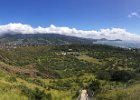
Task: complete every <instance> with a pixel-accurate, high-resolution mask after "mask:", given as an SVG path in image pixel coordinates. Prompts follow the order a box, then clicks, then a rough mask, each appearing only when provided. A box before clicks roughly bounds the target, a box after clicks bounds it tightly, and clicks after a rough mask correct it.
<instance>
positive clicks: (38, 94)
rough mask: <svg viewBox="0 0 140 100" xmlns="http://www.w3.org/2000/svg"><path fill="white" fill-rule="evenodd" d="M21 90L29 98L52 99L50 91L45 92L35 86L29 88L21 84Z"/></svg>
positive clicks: (36, 99)
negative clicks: (32, 88)
mask: <svg viewBox="0 0 140 100" xmlns="http://www.w3.org/2000/svg"><path fill="white" fill-rule="evenodd" d="M21 88H22V90H21V92H22V93H23V94H25V95H27V96H28V98H29V100H52V96H51V94H50V93H48V94H46V93H45V92H44V91H41V90H39V89H38V88H35V90H31V89H29V88H27V87H25V86H21Z"/></svg>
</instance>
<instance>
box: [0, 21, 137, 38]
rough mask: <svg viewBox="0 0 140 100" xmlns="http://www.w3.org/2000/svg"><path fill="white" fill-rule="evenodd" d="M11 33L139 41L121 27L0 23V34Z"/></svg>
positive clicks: (134, 35)
mask: <svg viewBox="0 0 140 100" xmlns="http://www.w3.org/2000/svg"><path fill="white" fill-rule="evenodd" d="M6 33H11V34H16V33H19V34H37V33H38V34H41V33H45V34H49V33H52V34H61V35H68V36H76V37H84V38H92V39H100V38H107V39H122V40H132V41H140V35H137V34H133V33H130V32H128V31H126V30H125V29H121V28H110V29H109V28H108V29H100V30H99V31H96V30H89V31H84V30H78V29H76V28H69V27H56V26H55V25H50V26H49V27H46V28H44V27H41V26H39V27H36V28H33V27H32V26H30V25H28V24H21V23H9V24H7V25H0V35H3V34H6Z"/></svg>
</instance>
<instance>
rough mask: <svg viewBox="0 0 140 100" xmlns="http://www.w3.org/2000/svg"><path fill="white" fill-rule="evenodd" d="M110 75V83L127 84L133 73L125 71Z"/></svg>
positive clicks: (113, 72) (114, 72)
mask: <svg viewBox="0 0 140 100" xmlns="http://www.w3.org/2000/svg"><path fill="white" fill-rule="evenodd" d="M110 73H111V80H112V81H121V82H127V81H129V80H130V79H132V78H133V77H134V76H135V74H134V73H132V72H129V71H125V70H117V71H111V72H110Z"/></svg>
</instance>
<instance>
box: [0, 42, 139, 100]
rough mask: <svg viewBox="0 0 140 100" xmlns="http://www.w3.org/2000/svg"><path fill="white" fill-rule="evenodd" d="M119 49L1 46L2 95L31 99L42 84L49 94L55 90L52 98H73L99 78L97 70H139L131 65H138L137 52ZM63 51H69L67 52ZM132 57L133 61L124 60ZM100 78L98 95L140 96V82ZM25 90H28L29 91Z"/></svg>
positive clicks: (116, 99) (132, 99) (6, 99)
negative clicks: (14, 47) (5, 47)
mask: <svg viewBox="0 0 140 100" xmlns="http://www.w3.org/2000/svg"><path fill="white" fill-rule="evenodd" d="M69 49H72V50H73V51H69ZM118 51H120V49H118V48H112V47H104V46H92V47H90V46H79V45H78V46H58V47H48V46H41V47H24V48H17V49H11V50H4V49H1V50H0V60H1V62H0V70H1V72H0V98H1V100H15V99H17V100H27V99H28V98H29V97H30V95H32V94H33V95H36V94H35V93H36V91H35V90H36V88H38V89H39V90H40V92H42V91H44V93H45V94H49V93H51V95H52V100H72V97H74V96H75V94H76V91H77V90H79V89H81V87H83V86H87V85H88V84H90V83H91V81H92V80H97V78H96V72H97V71H100V70H110V68H111V70H112V69H113V70H120V69H121V70H129V71H135V70H136V69H134V68H133V67H131V64H130V62H133V63H134V65H135V63H137V60H139V59H138V57H137V56H136V57H134V58H132V56H135V55H134V54H133V52H131V51H127V50H121V51H120V52H118ZM63 52H68V53H67V55H63ZM100 57H101V58H100ZM130 57H131V60H130V61H128V62H129V63H127V62H126V60H123V59H126V58H130ZM122 64H124V65H122ZM42 73H43V74H42ZM58 75H59V77H58ZM44 76H45V77H44ZM135 81H139V80H135ZM135 81H134V82H135ZM99 82H100V83H101V89H102V90H101V92H99V93H98V94H97V95H96V96H97V97H98V98H102V99H103V98H106V99H112V100H138V99H139V91H140V85H139V83H137V84H134V82H132V85H130V86H125V85H128V84H127V83H122V82H119V84H118V83H117V82H110V81H106V80H99ZM24 90H28V91H29V93H26V92H24ZM30 93H31V94H30ZM37 93H38V92H37ZM48 98H49V97H48Z"/></svg>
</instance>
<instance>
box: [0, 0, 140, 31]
mask: <svg viewBox="0 0 140 100" xmlns="http://www.w3.org/2000/svg"><path fill="white" fill-rule="evenodd" d="M139 5H140V0H0V25H3V24H8V23H10V22H16V23H18V22H20V23H23V24H29V25H32V26H33V27H37V26H42V27H47V26H49V25H50V24H54V25H56V26H67V27H70V28H72V27H74V28H77V29H82V30H92V29H94V30H99V29H106V28H111V27H116V28H124V29H126V30H128V31H129V32H133V33H136V34H140V29H139V26H140V16H139V15H140V6H139ZM128 16H129V17H128Z"/></svg>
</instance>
